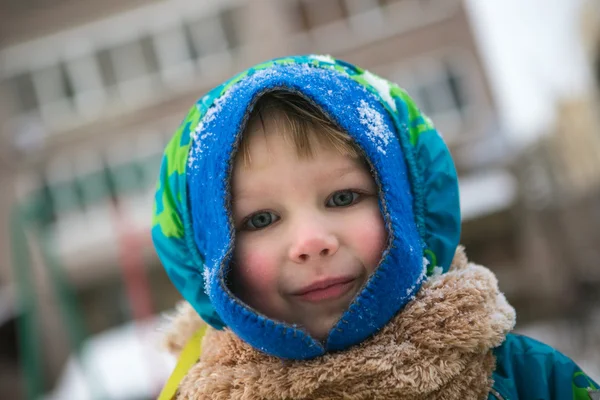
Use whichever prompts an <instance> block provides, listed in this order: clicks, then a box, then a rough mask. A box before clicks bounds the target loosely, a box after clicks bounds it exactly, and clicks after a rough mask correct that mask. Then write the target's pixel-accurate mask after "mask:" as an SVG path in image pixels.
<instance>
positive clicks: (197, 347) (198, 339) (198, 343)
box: [157, 325, 207, 400]
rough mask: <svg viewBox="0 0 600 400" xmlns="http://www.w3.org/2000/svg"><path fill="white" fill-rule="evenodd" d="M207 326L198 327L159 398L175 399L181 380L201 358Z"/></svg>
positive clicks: (160, 399)
mask: <svg viewBox="0 0 600 400" xmlns="http://www.w3.org/2000/svg"><path fill="white" fill-rule="evenodd" d="M206 327H207V325H204V326H203V327H202V328H200V329H198V330H197V331H196V333H194V336H192V337H191V339H190V340H189V341H188V342H187V343H186V345H185V347H184V348H183V350H182V351H181V354H180V355H179V360H177V365H176V366H175V369H174V370H173V372H172V373H171V376H170V377H169V380H168V381H167V383H165V386H164V387H163V389H162V391H161V392H160V395H159V396H158V399H157V400H173V399H174V398H175V394H176V393H177V389H178V388H179V384H180V383H181V380H182V379H183V377H184V376H185V375H186V374H187V373H188V371H189V370H190V368H192V366H193V365H194V364H196V362H197V361H198V359H199V358H200V353H202V338H203V337H204V334H205V333H206Z"/></svg>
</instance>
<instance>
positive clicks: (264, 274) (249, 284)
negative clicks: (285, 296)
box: [235, 249, 277, 293]
mask: <svg viewBox="0 0 600 400" xmlns="http://www.w3.org/2000/svg"><path fill="white" fill-rule="evenodd" d="M236 260H237V268H236V271H235V273H236V274H237V275H238V277H239V278H240V283H242V285H243V286H244V291H246V292H248V293H257V292H260V293H264V292H268V291H269V288H271V287H272V286H273V285H274V284H275V282H276V280H277V268H276V263H275V261H274V260H273V257H272V256H269V254H266V253H264V252H262V251H260V250H256V249H253V250H250V249H248V250H241V251H239V252H236Z"/></svg>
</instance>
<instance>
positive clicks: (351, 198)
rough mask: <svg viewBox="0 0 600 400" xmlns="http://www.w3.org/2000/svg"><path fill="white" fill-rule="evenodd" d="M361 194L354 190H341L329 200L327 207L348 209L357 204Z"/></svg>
mask: <svg viewBox="0 0 600 400" xmlns="http://www.w3.org/2000/svg"><path fill="white" fill-rule="evenodd" d="M359 197H360V194H358V193H356V192H354V191H352V190H340V191H339V192H335V193H334V194H333V195H332V196H331V197H330V198H329V199H328V200H327V203H326V205H327V207H348V206H350V205H352V204H354V203H355V202H356V200H358V198H359Z"/></svg>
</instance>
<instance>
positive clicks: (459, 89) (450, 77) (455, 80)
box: [391, 57, 472, 136]
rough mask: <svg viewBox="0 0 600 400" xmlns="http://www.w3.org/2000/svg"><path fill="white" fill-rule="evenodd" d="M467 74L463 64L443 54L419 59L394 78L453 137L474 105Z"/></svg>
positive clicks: (441, 129)
mask: <svg viewBox="0 0 600 400" xmlns="http://www.w3.org/2000/svg"><path fill="white" fill-rule="evenodd" d="M467 76H468V75H467V74H466V72H465V70H464V68H461V64H458V63H456V62H451V60H450V59H448V58H445V57H439V58H432V59H425V60H420V61H417V62H415V63H414V64H413V65H410V66H408V67H404V68H401V69H399V70H397V71H396V72H395V73H394V74H392V77H391V78H392V80H393V81H395V82H398V84H399V85H400V86H402V87H403V88H405V89H406V90H407V92H408V93H409V94H410V95H411V97H412V98H413V99H414V100H415V102H416V103H417V105H418V106H419V108H420V109H422V110H423V112H425V113H426V114H427V115H428V116H429V117H431V118H432V119H433V120H434V121H435V122H436V125H437V126H438V127H439V128H440V131H441V132H443V133H444V134H445V135H447V136H452V135H454V134H457V133H458V131H459V130H461V129H462V127H463V124H464V122H465V120H466V118H467V117H468V111H469V108H470V107H471V105H472V104H471V103H472V101H471V96H470V95H469V91H468V82H467Z"/></svg>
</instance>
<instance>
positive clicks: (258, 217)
mask: <svg viewBox="0 0 600 400" xmlns="http://www.w3.org/2000/svg"><path fill="white" fill-rule="evenodd" d="M278 219H279V217H278V216H277V215H275V214H273V213H272V212H270V211H259V212H257V213H255V214H252V215H251V216H250V217H248V219H246V221H245V222H244V228H245V229H248V230H251V231H255V230H258V229H263V228H266V227H267V226H269V225H271V224H272V223H273V222H275V221H277V220H278Z"/></svg>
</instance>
